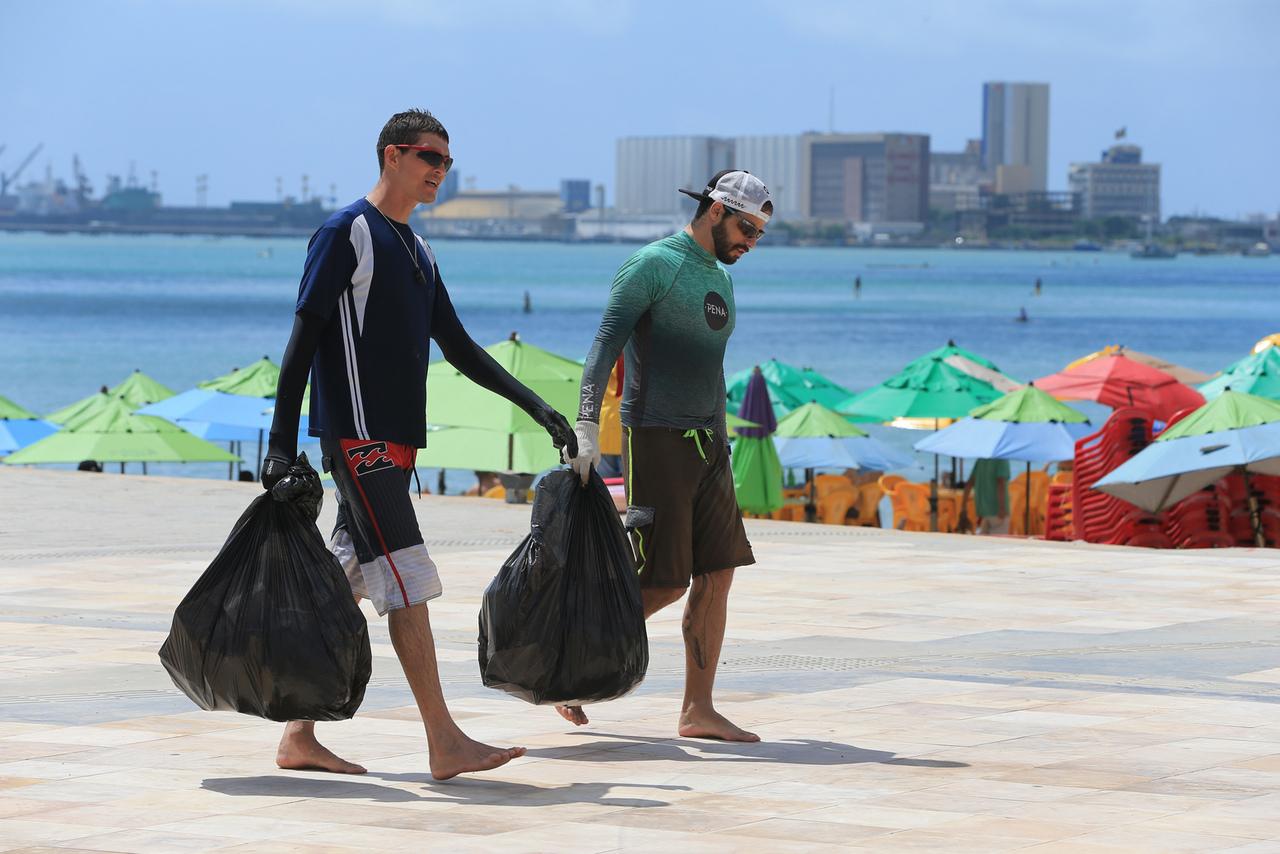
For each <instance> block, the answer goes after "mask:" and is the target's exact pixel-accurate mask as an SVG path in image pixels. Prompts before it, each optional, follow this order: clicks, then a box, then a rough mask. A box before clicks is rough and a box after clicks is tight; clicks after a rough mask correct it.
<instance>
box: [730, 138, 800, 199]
mask: <svg viewBox="0 0 1280 854" xmlns="http://www.w3.org/2000/svg"><path fill="white" fill-rule="evenodd" d="M801 139H802V138H801V137H800V136H798V135H796V134H791V135H778V136H740V137H738V138H737V139H735V140H734V141H733V145H734V158H733V161H734V162H733V166H734V168H736V169H746V170H747V171H748V172H750V173H751V174H752V175H755V176H757V177H759V178H760V180H761V181H764V183H765V186H767V187H768V188H769V194H770V195H771V196H772V197H773V215H774V217H775V218H776V219H778V220H784V221H785V220H797V219H804V218H805V214H804V206H803V203H802V199H803V196H804V193H803V189H804V188H803V186H802V185H803V183H804V146H803V145H802V144H801ZM712 174H714V173H712ZM708 177H710V176H708Z"/></svg>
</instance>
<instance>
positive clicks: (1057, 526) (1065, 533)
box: [1044, 483, 1075, 540]
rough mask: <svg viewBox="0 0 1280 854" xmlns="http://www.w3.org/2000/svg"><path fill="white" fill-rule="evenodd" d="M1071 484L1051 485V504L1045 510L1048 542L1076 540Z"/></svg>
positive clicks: (1045, 536) (1045, 532)
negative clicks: (1072, 515)
mask: <svg viewBox="0 0 1280 854" xmlns="http://www.w3.org/2000/svg"><path fill="white" fill-rule="evenodd" d="M1071 486H1072V485H1071V484H1070V483H1051V484H1049V502H1048V504H1047V505H1046V508H1045V519H1044V538H1045V539H1046V540H1073V539H1075V525H1073V524H1072V521H1071Z"/></svg>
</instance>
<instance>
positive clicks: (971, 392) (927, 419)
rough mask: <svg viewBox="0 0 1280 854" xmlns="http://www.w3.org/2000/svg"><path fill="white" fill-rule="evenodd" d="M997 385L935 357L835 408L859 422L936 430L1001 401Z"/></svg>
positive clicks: (916, 361) (908, 368) (914, 362)
mask: <svg viewBox="0 0 1280 854" xmlns="http://www.w3.org/2000/svg"><path fill="white" fill-rule="evenodd" d="M1000 396H1001V392H1000V391H999V390H997V389H996V388H995V387H994V386H992V385H990V384H989V383H986V382H984V381H982V380H980V379H977V378H975V377H972V376H970V375H969V374H966V373H965V372H963V371H961V370H960V369H958V368H955V367H953V366H951V365H950V364H948V363H947V362H946V361H945V357H940V356H933V357H929V358H923V357H922V358H920V359H917V360H915V361H913V362H911V363H910V364H909V365H907V367H905V368H903V370H902V371H901V372H900V373H898V374H896V375H894V376H892V377H890V378H889V379H887V380H885V381H884V382H882V383H880V384H879V385H877V386H873V387H871V388H869V389H867V390H866V391H863V392H859V393H858V394H855V395H853V396H851V397H848V398H846V399H845V400H843V401H841V402H840V404H839V405H837V406H835V407H834V409H835V410H836V412H838V413H840V414H841V415H847V416H852V417H853V418H854V419H855V420H858V421H879V422H885V423H892V424H893V425H894V426H902V427H909V428H916V429H920V428H923V429H934V428H935V425H936V427H942V426H944V425H943V423H942V422H944V421H949V420H952V419H956V418H963V417H964V416H965V415H967V414H968V413H969V412H970V411H972V410H973V409H975V408H976V407H979V406H982V405H983V404H984V403H991V402H992V401H994V400H997V399H999V398H1000Z"/></svg>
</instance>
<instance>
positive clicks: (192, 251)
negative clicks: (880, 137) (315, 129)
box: [0, 233, 1280, 476]
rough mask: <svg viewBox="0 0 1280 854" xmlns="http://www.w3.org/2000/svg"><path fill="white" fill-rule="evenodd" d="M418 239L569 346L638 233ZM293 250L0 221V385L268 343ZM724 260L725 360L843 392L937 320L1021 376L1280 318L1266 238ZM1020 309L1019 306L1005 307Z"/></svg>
mask: <svg viewBox="0 0 1280 854" xmlns="http://www.w3.org/2000/svg"><path fill="white" fill-rule="evenodd" d="M428 239H430V237H429V235H428ZM432 246H433V248H434V249H435V251H436V255H437V258H438V260H439V263H440V269H441V274H442V276H443V278H444V281H445V283H446V285H447V286H448V288H449V293H450V295H451V297H452V299H453V302H454V304H455V306H456V307H457V308H458V312H459V314H460V316H461V318H462V320H463V323H464V324H465V325H466V326H467V328H468V329H469V330H470V332H471V333H472V336H473V337H474V338H475V339H476V340H477V341H479V342H480V343H482V344H489V343H493V342H496V341H498V340H501V339H503V338H505V337H506V336H507V335H509V334H510V333H511V332H512V331H518V332H519V333H520V335H521V337H522V338H523V339H524V340H526V341H528V342H530V343H533V344H537V345H539V346H541V347H545V348H547V349H549V350H553V351H556V352H558V353H561V354H563V355H566V356H571V357H573V358H581V357H582V356H583V355H585V353H586V351H587V349H588V348H589V346H590V344H591V340H592V338H593V336H594V334H595V331H596V327H597V325H598V322H599V319H600V313H601V311H602V309H603V307H604V304H605V300H606V299H607V296H608V291H609V285H610V282H611V281H612V278H613V273H614V271H615V270H616V269H617V267H618V266H619V265H620V264H621V263H622V262H623V261H624V260H625V259H626V258H627V256H628V255H629V254H630V253H631V252H633V251H634V250H635V248H636V247H634V246H629V245H566V244H557V243H533V244H529V243H503V242H469V241H446V240H442V241H432ZM305 251H306V241H305V240H304V239H249V238H205V237H168V236H86V235H44V234H29V233H20V234H0V394H2V395H4V396H6V397H9V398H10V399H12V400H14V401H16V402H18V403H20V404H22V405H24V406H26V407H27V408H29V409H32V410H35V411H38V412H48V411H51V410H53V409H56V408H58V407H60V406H62V405H65V404H66V403H69V402H71V401H73V400H76V399H79V398H81V397H83V396H85V395H87V394H90V393H91V392H93V391H95V390H96V389H97V388H98V387H99V386H101V385H103V384H107V385H113V384H115V383H117V382H119V381H120V380H121V379H123V378H124V377H125V376H126V375H127V374H128V373H129V372H130V371H132V370H133V369H135V368H141V369H142V370H143V371H145V372H147V373H148V374H150V375H151V376H153V377H155V378H156V379H158V380H159V381H160V382H162V383H165V384H166V385H168V386H170V387H171V388H173V389H175V390H177V391H181V390H183V389H186V388H189V387H191V386H192V385H194V384H195V383H196V382H198V381H200V380H203V379H207V378H210V377H213V376H216V375H219V374H222V373H225V372H226V371H228V370H230V369H231V368H232V367H235V366H239V365H245V364H247V363H249V362H252V361H254V360H256V359H258V358H260V357H261V356H263V355H267V356H270V357H271V358H272V359H273V360H275V361H279V358H280V355H281V353H282V352H283V349H284V345H285V341H286V339H287V336H288V333H289V329H290V324H291V316H292V310H293V304H294V300H295V298H296V295H297V286H298V278H299V275H300V271H301V269H302V261H303V257H304V255H305ZM731 271H732V273H733V277H734V286H735V295H736V300H737V306H738V325H737V330H736V332H735V333H734V336H733V338H732V340H731V341H730V345H729V349H728V352H727V354H726V363H725V369H726V372H727V373H730V374H731V373H733V372H734V371H737V370H740V369H742V368H746V367H750V366H751V365H752V364H754V363H756V362H759V361H763V360H765V359H769V358H774V357H776V358H778V359H782V360H784V361H787V362H791V363H794V364H797V365H804V366H810V367H813V368H816V369H817V370H819V371H821V372H823V373H824V374H826V375H828V376H829V377H831V378H832V379H834V380H836V381H837V382H840V383H841V384H843V385H845V386H847V387H849V388H850V389H852V390H855V391H856V390H860V389H862V388H865V387H867V386H869V385H872V384H875V383H876V382H879V381H880V380H882V379H884V378H885V377H887V376H889V375H890V374H892V373H894V372H896V371H897V370H898V369H899V368H901V366H902V365H903V364H904V363H906V362H907V361H909V360H910V359H912V358H914V357H915V356H918V355H920V354H921V353H923V352H925V351H927V350H931V349H933V348H935V347H938V346H941V345H943V344H945V343H946V342H947V340H948V339H953V340H955V341H956V343H958V344H960V345H961V346H963V347H966V348H968V349H971V350H973V351H975V352H978V353H980V354H982V355H984V356H986V357H987V358H989V359H991V360H992V361H994V362H995V363H996V364H997V365H998V366H999V367H1000V368H1001V370H1003V371H1004V372H1005V373H1007V374H1010V375H1011V376H1014V377H1017V378H1019V379H1034V378H1035V377H1038V376H1042V375H1044V374H1047V373H1051V372H1053V371H1056V370H1059V369H1061V368H1062V367H1063V366H1064V365H1066V364H1067V363H1068V362H1070V361H1072V360H1073V359H1075V358H1077V357H1079V356H1081V355H1083V354H1085V353H1088V352H1090V351H1092V350H1095V349H1097V348H1099V347H1102V346H1104V345H1107V344H1124V345H1126V346H1129V347H1132V348H1133V349H1137V350H1143V351H1147V352H1150V353H1155V354H1158V355H1160V356H1163V357H1164V358H1167V359H1169V360H1171V361H1174V362H1177V363H1180V364H1184V365H1186V366H1188V367H1193V368H1197V369H1200V370H1203V371H1206V372H1213V371H1216V370H1218V369H1220V368H1222V367H1223V366H1225V365H1226V364H1228V363H1230V362H1232V361H1234V360H1235V359H1237V358H1239V357H1241V356H1243V355H1244V354H1246V353H1248V352H1249V349H1250V348H1251V347H1252V345H1253V343H1254V342H1255V341H1257V340H1258V339H1259V338H1261V337H1262V336H1264V335H1267V334H1270V333H1273V332H1278V331H1280V256H1272V257H1270V258H1243V257H1238V256H1207V257H1193V256H1180V257H1178V258H1176V259H1173V260H1137V259H1132V258H1130V257H1129V256H1128V255H1127V254H1123V253H1109V252H1015V251H979V250H950V249H912V250H897V249H837V248H799V247H796V248H793V247H773V246H769V245H768V243H767V240H766V242H765V243H763V244H762V245H760V246H759V247H757V249H756V250H755V251H753V252H751V253H750V254H749V255H748V256H746V257H745V258H743V259H742V260H741V261H739V262H738V263H737V264H736V265H734V266H733V267H732V269H731ZM855 276H860V277H861V278H862V292H861V297H860V298H855V295H854V292H853V281H854V277H855ZM1037 278H1039V279H1041V280H1042V282H1043V291H1042V294H1041V295H1040V296H1036V295H1034V293H1033V285H1034V282H1035V280H1036V279H1037ZM526 291H528V292H529V294H530V298H531V300H532V306H533V311H532V313H530V314H524V313H523V312H522V310H521V308H522V301H523V295H524V293H525V292H526ZM1024 308H1025V310H1026V312H1027V314H1028V315H1029V317H1030V320H1029V322H1026V323H1018V322H1015V320H1014V318H1015V317H1016V316H1017V315H1018V313H1019V311H1020V310H1021V309H1024ZM218 470H220V471H221V472H222V474H223V476H225V472H226V470H225V468H220V467H200V466H192V467H189V470H188V473H207V472H208V471H214V472H216V471H218Z"/></svg>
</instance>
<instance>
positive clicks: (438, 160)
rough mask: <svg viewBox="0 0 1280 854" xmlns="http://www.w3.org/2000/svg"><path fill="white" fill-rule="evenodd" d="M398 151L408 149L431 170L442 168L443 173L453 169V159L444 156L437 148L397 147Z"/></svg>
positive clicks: (427, 146)
mask: <svg viewBox="0 0 1280 854" xmlns="http://www.w3.org/2000/svg"><path fill="white" fill-rule="evenodd" d="M396 148H399V149H400V150H402V151H403V150H405V149H408V150H409V151H412V152H413V153H414V154H416V155H418V159H419V160H421V161H422V162H423V163H425V164H427V165H428V166H430V167H431V168H432V169H439V168H440V167H441V166H443V167H444V171H446V172H448V171H449V170H450V169H452V168H453V158H452V157H450V156H449V155H447V154H445V153H444V152H443V151H441V150H440V149H438V148H432V147H431V146H429V145H397V146H396Z"/></svg>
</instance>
